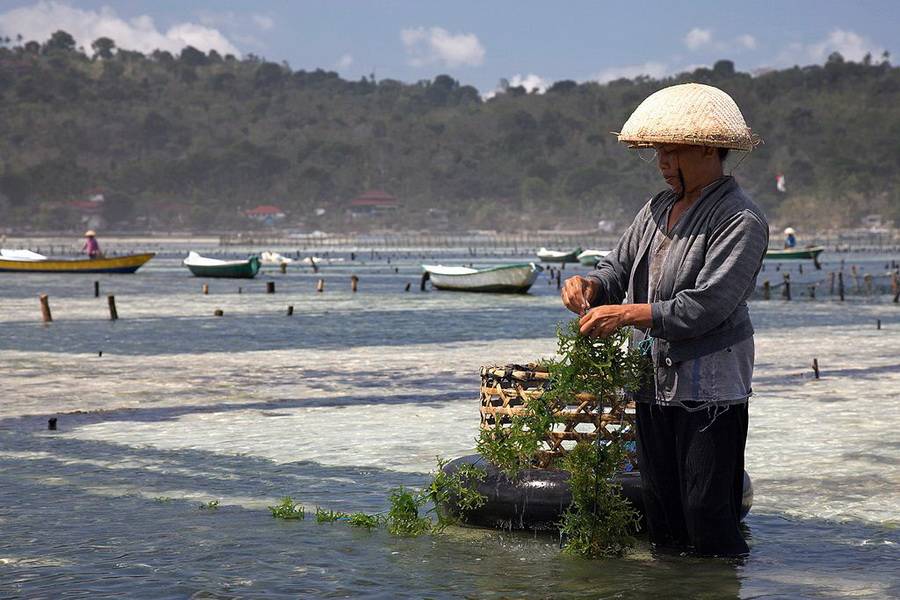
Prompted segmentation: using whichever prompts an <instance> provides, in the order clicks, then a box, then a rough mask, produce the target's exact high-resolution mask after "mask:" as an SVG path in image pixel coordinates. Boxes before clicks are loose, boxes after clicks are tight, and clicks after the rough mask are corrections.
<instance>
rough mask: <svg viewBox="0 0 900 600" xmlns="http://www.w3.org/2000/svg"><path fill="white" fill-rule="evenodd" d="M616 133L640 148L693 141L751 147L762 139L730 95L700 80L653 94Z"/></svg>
mask: <svg viewBox="0 0 900 600" xmlns="http://www.w3.org/2000/svg"><path fill="white" fill-rule="evenodd" d="M617 135H618V136H619V141H620V142H625V143H627V144H628V145H629V146H631V147H637V148H641V147H647V146H651V145H653V144H690V145H694V146H712V147H714V148H731V149H733V150H752V149H753V147H754V146H755V145H756V144H758V143H759V142H760V139H759V136H757V135H755V134H753V133H752V132H751V131H750V128H749V127H747V123H746V122H745V121H744V115H742V114H741V111H740V109H739V108H738V106H737V104H735V102H734V100H732V98H731V96H729V95H728V94H726V93H725V92H723V91H722V90H720V89H718V88H715V87H712V86H710V85H702V84H699V83H685V84H681V85H673V86H671V87H667V88H663V89H661V90H659V91H657V92H655V93H653V94H651V95H650V96H648V97H647V99H646V100H644V101H643V102H641V104H640V106H638V107H637V108H636V109H635V111H634V112H633V113H632V114H631V116H630V117H629V118H628V120H627V121H626V122H625V125H624V126H622V131H621V132H618V133H617Z"/></svg>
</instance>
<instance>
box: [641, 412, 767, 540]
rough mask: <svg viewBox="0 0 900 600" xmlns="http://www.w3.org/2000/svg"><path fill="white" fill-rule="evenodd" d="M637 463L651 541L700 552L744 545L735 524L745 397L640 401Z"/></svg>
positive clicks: (741, 469) (744, 433)
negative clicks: (694, 405) (684, 403)
mask: <svg viewBox="0 0 900 600" xmlns="http://www.w3.org/2000/svg"><path fill="white" fill-rule="evenodd" d="M637 438H638V439H637V442H638V443H637V450H638V467H639V468H640V472H641V484H642V488H643V498H644V522H645V523H646V525H647V530H648V532H649V534H650V541H651V542H653V543H654V544H656V545H658V546H662V547H669V548H676V549H692V550H694V551H695V552H697V553H699V554H705V555H713V554H716V555H720V556H736V555H740V554H746V553H747V552H748V551H749V548H748V547H747V543H746V542H745V541H744V538H743V536H742V535H741V531H740V528H739V525H740V516H741V512H740V511H741V497H742V495H743V483H744V446H745V445H746V442H747V404H746V403H744V404H733V405H730V406H728V407H727V409H726V407H719V408H709V409H705V408H704V409H701V410H698V411H695V412H691V411H688V410H686V409H684V408H681V407H678V406H659V405H657V404H649V403H646V402H638V403H637Z"/></svg>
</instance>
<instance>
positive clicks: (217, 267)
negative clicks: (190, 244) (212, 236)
mask: <svg viewBox="0 0 900 600" xmlns="http://www.w3.org/2000/svg"><path fill="white" fill-rule="evenodd" d="M184 266H186V267H187V268H188V269H190V271H191V273H193V274H194V275H196V276H197V277H225V278H230V279H253V278H254V277H256V274H257V273H259V257H258V256H255V255H254V256H250V257H248V258H245V259H244V260H219V259H218V258H207V257H205V256H200V255H199V254H197V253H196V252H193V251H192V252H190V253H188V257H187V258H186V259H184Z"/></svg>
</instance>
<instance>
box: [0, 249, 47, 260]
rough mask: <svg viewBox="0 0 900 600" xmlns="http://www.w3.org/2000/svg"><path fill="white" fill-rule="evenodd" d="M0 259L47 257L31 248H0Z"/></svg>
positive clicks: (37, 258) (36, 258)
mask: <svg viewBox="0 0 900 600" xmlns="http://www.w3.org/2000/svg"><path fill="white" fill-rule="evenodd" d="M0 260H19V261H29V262H31V261H39V260H47V257H46V256H44V255H43V254H38V253H37V252H32V251H31V250H8V249H6V248H0Z"/></svg>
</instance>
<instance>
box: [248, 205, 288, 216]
mask: <svg viewBox="0 0 900 600" xmlns="http://www.w3.org/2000/svg"><path fill="white" fill-rule="evenodd" d="M244 214H245V215H247V216H248V217H256V218H266V217H272V218H276V219H280V218H281V217H284V211H283V210H281V209H280V208H278V207H277V206H275V205H273V204H260V205H259V206H257V207H255V208H251V209H250V210H245V211H244Z"/></svg>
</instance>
